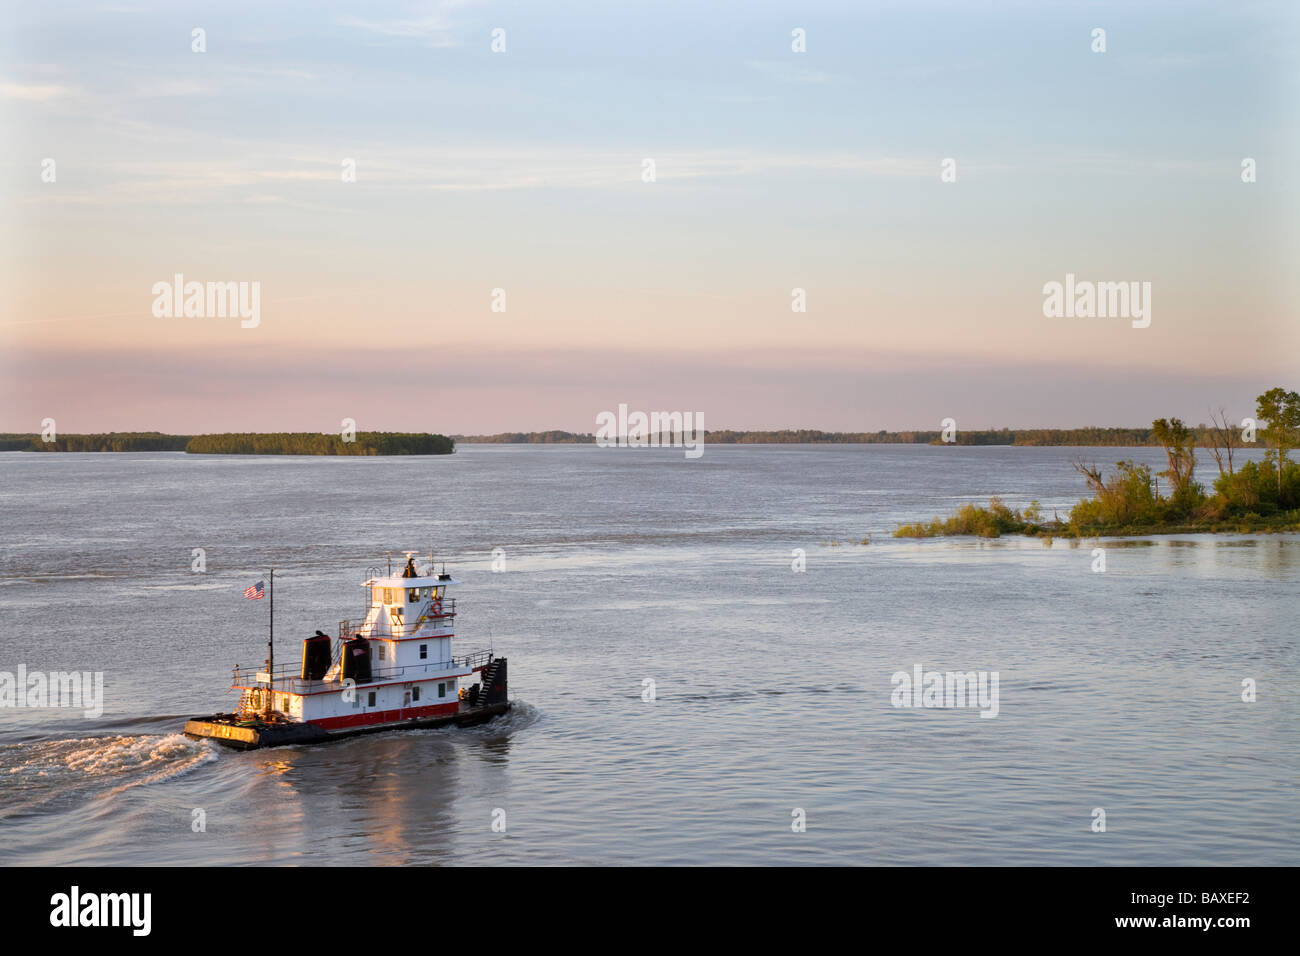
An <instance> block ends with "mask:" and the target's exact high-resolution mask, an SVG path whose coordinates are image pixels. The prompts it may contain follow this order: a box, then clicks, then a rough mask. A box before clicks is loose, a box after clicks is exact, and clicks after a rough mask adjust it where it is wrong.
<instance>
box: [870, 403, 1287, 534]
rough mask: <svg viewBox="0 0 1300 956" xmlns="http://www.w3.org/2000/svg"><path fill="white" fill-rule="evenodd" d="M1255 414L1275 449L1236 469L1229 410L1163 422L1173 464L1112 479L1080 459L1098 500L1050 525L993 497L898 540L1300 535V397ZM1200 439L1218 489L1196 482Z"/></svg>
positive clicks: (1118, 469)
mask: <svg viewBox="0 0 1300 956" xmlns="http://www.w3.org/2000/svg"><path fill="white" fill-rule="evenodd" d="M1255 417H1256V418H1257V419H1258V422H1259V424H1260V426H1261V427H1260V428H1259V431H1258V437H1259V438H1260V439H1262V440H1263V442H1264V444H1265V447H1266V451H1265V455H1264V460H1263V461H1261V462H1253V461H1250V462H1246V463H1245V464H1244V465H1242V466H1240V467H1237V466H1236V464H1235V462H1234V460H1233V458H1234V453H1235V452H1236V451H1239V450H1240V449H1241V448H1242V447H1243V441H1242V438H1241V436H1239V435H1238V432H1237V429H1236V427H1235V426H1231V425H1230V424H1229V421H1228V419H1227V416H1226V415H1225V414H1224V412H1223V410H1222V409H1220V410H1219V411H1218V413H1217V414H1216V415H1214V416H1213V421H1214V424H1213V425H1212V426H1211V427H1209V428H1201V429H1192V428H1189V427H1188V426H1187V425H1184V424H1183V423H1182V422H1181V421H1179V420H1178V419H1177V418H1173V419H1164V418H1161V419H1158V420H1157V421H1155V422H1152V424H1151V434H1152V435H1153V436H1154V437H1155V438H1156V440H1157V441H1158V442H1159V444H1160V446H1161V447H1163V448H1164V451H1165V459H1166V465H1167V467H1166V468H1165V470H1164V471H1161V472H1158V473H1155V474H1153V473H1152V471H1151V467H1150V466H1149V465H1142V464H1137V463H1135V462H1133V461H1127V460H1126V461H1120V462H1117V463H1116V465H1115V470H1114V471H1113V472H1111V473H1110V474H1109V475H1103V474H1102V473H1101V470H1100V469H1099V468H1098V467H1097V465H1096V464H1095V463H1091V462H1087V461H1084V460H1083V459H1081V458H1080V459H1076V460H1075V461H1074V463H1073V464H1074V468H1075V470H1076V471H1077V472H1079V474H1081V475H1082V476H1083V477H1084V479H1085V481H1086V482H1087V485H1088V487H1089V488H1090V489H1091V490H1092V492H1093V497H1092V498H1085V499H1084V500H1082V501H1080V502H1079V503H1078V504H1077V505H1075V506H1074V508H1073V509H1072V510H1071V511H1070V514H1069V517H1068V518H1067V519H1061V518H1060V517H1059V516H1054V517H1053V520H1051V521H1045V520H1044V519H1043V515H1042V513H1041V511H1040V509H1039V507H1038V502H1036V501H1035V502H1033V503H1032V504H1031V505H1030V507H1029V508H1027V509H1025V511H1024V512H1021V511H1017V510H1016V509H1014V508H1010V507H1008V506H1006V505H1005V504H1003V502H1002V501H1001V500H1000V499H998V498H992V499H991V500H990V501H989V505H988V507H987V508H982V507H979V506H977V505H973V504H968V505H963V506H962V507H961V508H959V509H958V511H957V513H956V514H955V515H953V516H951V517H949V518H934V519H932V520H931V521H927V522H920V523H917V524H904V525H900V526H899V527H898V528H897V529H896V530H895V531H894V537H897V538H929V537H937V536H943V535H978V536H979V537H983V538H996V537H999V536H1001V535H1003V534H1026V535H1039V536H1043V537H1052V536H1073V537H1095V536H1098V535H1123V534H1180V533H1192V532H1207V531H1208V532H1242V533H1245V532H1252V531H1300V463H1297V462H1294V461H1291V460H1290V459H1288V457H1287V452H1288V451H1289V450H1294V449H1296V448H1297V447H1300V394H1298V393H1296V392H1294V391H1292V392H1288V391H1286V390H1284V389H1282V388H1273V389H1270V390H1269V391H1267V392H1265V393H1264V394H1263V395H1261V396H1259V398H1258V399H1257V406H1256V411H1255ZM1198 443H1199V444H1200V446H1201V447H1202V448H1203V449H1204V450H1206V451H1208V452H1209V454H1210V456H1211V457H1212V458H1213V459H1214V462H1215V464H1216V465H1217V466H1218V470H1219V474H1218V477H1216V478H1215V479H1214V482H1213V485H1212V489H1211V490H1210V491H1207V490H1206V489H1205V487H1204V486H1203V485H1202V484H1201V483H1199V482H1198V481H1196V477H1195V476H1196V464H1197V462H1196V449H1197V447H1198ZM1161 479H1163V480H1164V481H1163V489H1164V492H1165V493H1163V494H1162V493H1161V492H1162V483H1161Z"/></svg>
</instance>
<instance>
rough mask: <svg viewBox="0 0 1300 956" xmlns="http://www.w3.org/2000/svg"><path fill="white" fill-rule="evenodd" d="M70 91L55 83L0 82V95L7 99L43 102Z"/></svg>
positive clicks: (67, 93)
mask: <svg viewBox="0 0 1300 956" xmlns="http://www.w3.org/2000/svg"><path fill="white" fill-rule="evenodd" d="M70 93H72V90H71V88H69V87H66V86H59V85H58V84H56V83H0V96H3V97H4V98H5V99H9V100H30V101H33V102H37V103H44V102H47V101H49V100H57V99H59V98H60V97H63V96H68V95H69V94H70Z"/></svg>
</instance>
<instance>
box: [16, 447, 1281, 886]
mask: <svg viewBox="0 0 1300 956" xmlns="http://www.w3.org/2000/svg"><path fill="white" fill-rule="evenodd" d="M1078 451H1079V450H1077V449H1061V448H966V447H956V448H931V447H928V446H922V447H917V446H897V445H895V446H816V447H812V446H713V447H709V448H708V449H707V450H706V452H705V454H704V457H703V458H700V459H698V460H694V461H687V460H685V459H684V457H683V455H682V452H681V451H680V450H668V449H599V448H595V447H593V446H474V445H470V446H464V447H462V448H461V449H460V450H459V451H458V452H457V454H455V455H453V456H449V457H442V458H405V459H403V458H376V459H321V458H292V457H284V458H278V457H277V458H260V457H259V458H235V457H212V458H203V457H187V456H185V455H183V454H131V455H77V454H51V455H35V454H23V453H4V454H0V526H2V530H3V535H2V536H0V671H9V672H13V671H15V670H16V668H17V666H18V665H19V664H24V665H26V667H27V668H28V670H29V671H58V670H74V669H75V670H84V671H102V672H103V674H104V683H105V688H104V689H105V709H104V714H103V716H101V717H99V718H97V719H87V718H85V717H83V716H80V714H79V712H77V711H69V710H63V709H58V710H55V709H49V710H31V709H26V708H3V709H0V862H4V863H19V862H22V863H31V864H60V863H91V864H144V863H162V864H193V865H198V864H240V863H274V864H305V863H329V864H337V863H347V864H397V863H410V864H435V863H489V862H491V863H562V864H575V863H629V864H633V863H685V864H706V863H726V864H735V863H796V864H812V863H842V864H940V863H958V864H1070V863H1073V864H1104V865H1105V864H1153V865H1154V864H1200V863H1209V864H1247V865H1249V864H1265V863H1273V864H1293V863H1295V861H1296V857H1297V852H1296V851H1297V845H1298V844H1300V825H1297V822H1296V814H1295V793H1296V782H1297V770H1298V769H1300V759H1298V758H1297V748H1296V739H1297V738H1296V730H1297V716H1298V714H1300V708H1298V707H1297V702H1298V699H1300V692H1298V691H1297V687H1298V686H1300V655H1298V654H1297V643H1298V641H1297V632H1296V621H1297V618H1298V617H1300V614H1298V613H1297V612H1300V600H1297V584H1298V583H1300V539H1297V537H1296V536H1294V535H1278V536H1267V535H1266V536H1217V537H1212V536H1190V535H1188V536H1173V537H1161V538H1151V539H1140V540H1129V541H1103V542H1100V544H1101V545H1102V546H1104V547H1105V548H1106V549H1107V550H1106V561H1107V570H1106V573H1104V574H1098V573H1093V572H1092V571H1091V566H1092V563H1093V557H1092V553H1091V552H1092V549H1093V548H1094V547H1096V546H1097V545H1098V542H1085V543H1083V544H1082V545H1076V544H1074V543H1071V542H1067V541H1060V540H1058V541H1056V542H1055V543H1052V544H1050V545H1046V544H1044V543H1043V542H1040V541H1036V540H1023V539H1002V540H998V541H992V542H987V541H977V540H973V539H953V540H932V541H924V542H909V541H899V540H893V539H891V538H889V536H888V534H889V531H890V530H892V529H893V527H894V526H895V525H896V523H897V522H900V521H912V520H917V519H922V518H928V517H930V516H932V515H935V514H946V513H948V512H949V511H951V510H952V509H953V508H954V507H955V506H956V505H957V504H959V503H961V502H962V501H965V500H971V499H979V500H982V499H984V498H986V497H987V496H989V495H991V494H999V495H1002V496H1003V497H1004V499H1006V500H1008V501H1009V502H1010V503H1012V504H1015V505H1023V504H1026V503H1027V502H1028V501H1029V500H1030V499H1038V500H1039V501H1040V502H1041V503H1042V504H1043V506H1044V507H1045V508H1046V509H1047V511H1048V512H1049V513H1050V511H1051V509H1052V508H1053V507H1058V508H1060V510H1061V512H1062V513H1064V512H1065V511H1066V510H1067V509H1068V507H1069V506H1070V505H1071V504H1072V503H1073V502H1074V501H1075V500H1077V498H1078V497H1080V496H1081V494H1082V493H1083V488H1082V483H1081V481H1080V479H1079V478H1078V476H1077V475H1075V474H1074V472H1073V471H1072V470H1071V469H1070V466H1069V460H1070V458H1071V457H1072V456H1073V455H1075V454H1077V453H1078ZM1085 454H1088V455H1089V456H1090V457H1093V458H1095V459H1096V460H1098V461H1100V462H1103V463H1109V462H1113V461H1114V460H1116V459H1118V458H1120V457H1135V458H1138V459H1140V460H1143V461H1148V462H1151V463H1152V464H1155V465H1157V466H1158V467H1163V462H1162V456H1161V454H1160V453H1159V451H1158V450H1154V451H1153V450H1150V449H1096V450H1090V451H1085ZM1202 467H1203V468H1206V465H1205V464H1204V463H1203V464H1202ZM1208 470H1209V469H1207V472H1208ZM1207 477H1208V474H1207ZM868 538H869V542H870V543H866V544H864V543H862V542H863V541H864V540H867V539H868ZM431 542H432V545H433V547H434V549H435V551H436V553H437V555H438V557H439V558H440V559H445V560H446V561H447V563H448V565H449V569H450V570H453V571H454V572H455V574H456V577H457V578H459V579H460V580H462V581H464V582H465V583H464V586H463V587H461V588H460V591H459V594H458V595H457V596H458V598H459V601H458V610H459V611H461V614H460V617H459V619H458V622H457V642H456V643H457V647H458V651H459V652H464V651H468V650H471V649H473V648H475V647H478V646H486V645H488V644H489V643H490V644H491V645H492V646H493V647H494V648H495V650H496V651H497V652H498V653H500V654H505V655H507V656H508V657H509V658H510V681H511V696H512V697H513V699H514V701H515V709H514V711H513V712H512V713H511V715H510V716H509V717H508V718H506V719H504V720H501V721H498V722H495V723H493V724H490V725H488V726H485V727H480V728H473V729H468V730H427V731H407V732H395V733H389V734H381V735H376V736H370V737H363V738H356V739H352V740H348V741H344V742H340V743H337V744H332V745H329V746H323V747H314V748H282V749H275V750H268V751H260V752H254V753H248V754H240V753H235V752H233V751H218V750H217V749H216V748H215V747H214V746H213V745H210V744H207V743H200V742H195V741H189V740H186V739H185V738H184V737H182V736H180V734H179V731H180V729H181V727H182V726H183V724H184V719H185V717H186V716H188V715H191V714H200V713H210V712H212V711H213V710H217V709H229V707H230V706H231V704H232V703H233V696H232V695H230V694H228V693H227V692H226V688H227V686H228V684H229V677H230V669H231V667H232V665H234V664H236V663H239V664H244V665H250V664H257V663H260V661H261V659H262V657H263V656H264V651H265V640H266V617H267V602H265V601H262V602H251V601H246V600H244V599H243V597H242V591H243V589H244V588H245V587H247V586H248V585H249V584H251V583H253V582H255V581H257V580H258V579H260V578H264V577H265V576H266V572H265V569H266V568H268V567H270V566H274V567H276V568H277V569H278V570H277V573H276V585H277V586H276V601H275V604H276V634H277V649H278V651H279V653H280V654H282V655H284V659H291V658H293V657H294V656H295V655H296V654H297V644H298V641H299V640H301V638H303V637H305V636H307V635H309V634H311V633H312V632H313V631H314V630H315V629H316V628H318V627H319V628H321V629H323V630H326V631H329V632H330V633H333V632H334V630H335V628H336V626H337V622H338V621H340V620H342V619H344V618H349V617H351V618H355V617H357V616H358V615H359V614H360V613H361V611H362V610H363V603H364V597H363V594H362V590H361V588H360V587H359V585H360V582H361V581H362V580H363V579H364V576H365V571H366V568H367V567H368V566H370V565H374V564H377V563H379V562H380V561H381V560H382V556H383V553H384V552H385V551H386V550H391V551H393V552H394V553H395V555H399V553H400V551H402V550H403V549H418V550H420V551H422V552H424V551H427V550H428V548H429V546H430V543H431ZM195 548H203V549H204V551H205V553H206V562H207V570H206V572H205V573H201V574H196V573H193V572H192V571H191V560H192V559H191V554H192V550H193V549H195ZM494 548H502V549H504V551H505V555H506V570H505V571H504V572H503V573H493V572H492V571H491V560H492V557H491V553H492V550H493V549H494ZM797 548H802V549H804V551H805V552H806V556H807V557H806V560H807V570H806V572H804V573H794V572H793V571H792V570H791V562H792V560H793V557H792V552H793V550H794V549H797ZM916 664H921V665H923V666H924V667H925V668H926V669H927V670H943V671H947V670H953V671H958V670H959V671H971V670H974V671H980V670H986V671H997V672H998V673H999V675H1000V688H999V691H1000V701H999V704H1000V706H999V711H1000V712H999V714H998V716H997V718H996V719H984V718H980V716H979V712H978V710H975V709H949V710H939V709H899V708H895V707H893V706H891V703H890V694H891V691H892V689H893V685H892V684H891V680H890V678H891V675H892V674H893V673H894V672H896V671H899V670H906V671H911V669H912V667H913V666H914V665H916ZM1245 678H1253V679H1254V680H1255V681H1256V682H1257V686H1258V696H1259V699H1258V701H1257V702H1255V703H1244V702H1243V701H1242V700H1241V690H1242V687H1241V684H1242V680H1243V679H1245ZM646 679H651V680H653V681H654V682H655V691H656V699H655V700H654V701H653V702H647V701H645V700H643V699H642V688H643V684H642V682H643V680H646ZM1098 807H1100V808H1104V809H1105V811H1106V822H1107V831H1106V832H1105V833H1094V832H1092V831H1091V824H1092V820H1093V810H1094V808H1098ZM196 808H197V809H201V810H202V811H203V813H204V814H205V816H206V832H199V833H196V832H194V831H193V829H192V826H191V822H192V820H193V819H194V815H193V811H194V810H195V809H196ZM498 808H500V809H501V810H504V811H505V814H506V821H507V830H506V832H505V833H496V832H493V830H492V828H491V823H492V818H493V811H494V810H496V809H498ZM795 808H801V809H802V810H803V811H804V812H805V813H806V817H807V831H806V832H804V833H795V832H792V830H791V819H792V816H791V815H792V811H794V809H795Z"/></svg>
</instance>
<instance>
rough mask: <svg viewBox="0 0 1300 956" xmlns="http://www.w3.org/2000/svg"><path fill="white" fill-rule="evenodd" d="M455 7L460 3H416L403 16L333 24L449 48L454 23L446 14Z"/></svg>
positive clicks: (343, 20) (451, 0) (349, 19)
mask: <svg viewBox="0 0 1300 956" xmlns="http://www.w3.org/2000/svg"><path fill="white" fill-rule="evenodd" d="M459 6H464V0H443V2H441V3H424V4H419V5H418V6H416V7H415V8H414V9H413V10H412V11H411V15H409V16H406V17H388V18H384V19H371V18H368V17H356V16H347V17H340V18H339V19H338V20H337V21H336V22H337V23H338V24H339V25H340V26H344V27H348V28H350V29H354V30H362V31H364V32H367V33H373V34H376V35H378V36H384V37H396V38H398V39H411V40H421V41H423V42H424V45H426V46H435V47H449V46H455V45H456V39H455V37H454V36H453V31H454V29H455V26H456V24H455V22H454V21H453V20H452V18H451V16H450V12H449V11H451V10H452V9H454V8H456V7H459Z"/></svg>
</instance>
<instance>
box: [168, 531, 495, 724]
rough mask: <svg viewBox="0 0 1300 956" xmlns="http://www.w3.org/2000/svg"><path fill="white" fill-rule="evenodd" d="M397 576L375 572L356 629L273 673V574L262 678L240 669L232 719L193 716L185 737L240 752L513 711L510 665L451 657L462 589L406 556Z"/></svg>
mask: <svg viewBox="0 0 1300 956" xmlns="http://www.w3.org/2000/svg"><path fill="white" fill-rule="evenodd" d="M403 553H404V554H405V555H406V558H407V560H406V567H405V569H404V570H403V571H402V573H401V574H400V575H394V574H393V573H392V567H391V564H390V565H389V567H388V572H387V573H386V574H380V573H379V569H378V568H371V569H369V572H368V578H367V580H366V581H365V583H364V584H363V585H362V586H363V587H364V588H365V589H366V595H367V600H368V602H369V607H368V608H367V610H366V614H365V618H364V620H363V621H362V622H361V623H360V624H354V622H352V621H341V622H339V626H338V636H337V638H331V637H330V636H329V635H328V634H325V633H323V632H322V631H317V632H316V634H315V635H314V636H312V637H308V638H306V639H305V640H304V641H303V642H302V658H301V661H300V662H299V664H298V665H297V666H294V665H284V666H281V667H280V668H278V669H277V668H276V666H275V637H274V633H275V632H274V627H275V625H274V620H275V610H274V609H275V572H274V571H272V572H271V621H272V624H271V636H270V640H268V642H267V649H268V653H267V660H266V663H265V665H264V668H263V669H262V670H255V669H250V668H240V667H238V666H236V667H235V669H234V677H233V679H232V681H231V687H230V689H231V691H239V703H238V705H237V706H236V707H235V710H234V712H233V713H229V714H211V715H209V716H207V717H192V718H190V720H188V721H187V722H186V724H185V731H184V732H185V736H186V737H191V738H193V739H196V740H202V739H208V740H213V741H215V742H216V743H219V744H223V745H224V746H227V747H232V748H234V749H236V750H254V749H257V748H259V747H281V746H286V745H290V744H308V743H321V742H325V741H329V740H337V739H340V738H343V737H352V736H355V735H357V734H367V733H376V732H379V731H385V730H395V729H405V728H412V727H444V726H449V725H454V726H460V727H466V726H471V725H474V724H481V723H485V722H486V721H489V720H491V719H492V718H493V717H496V716H497V715H499V714H503V713H505V712H506V711H507V710H509V709H510V701H509V700H508V699H507V697H506V659H505V658H504V657H496V656H494V655H493V653H492V651H491V650H490V649H489V650H476V651H472V652H471V653H469V654H465V655H463V656H460V657H456V656H453V654H452V648H451V642H452V639H453V637H454V633H453V632H454V630H455V623H456V601H455V599H454V598H452V597H449V596H448V590H449V589H450V588H453V587H455V586H456V585H458V584H460V582H459V581H456V580H454V579H453V578H452V576H451V575H450V574H448V573H447V572H446V566H445V565H444V566H443V569H442V570H441V571H439V572H435V571H434V567H433V556H432V555H430V556H429V564H428V567H427V568H425V569H424V570H423V571H418V570H417V569H416V567H415V559H414V554H415V552H412V551H407V552H403Z"/></svg>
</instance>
